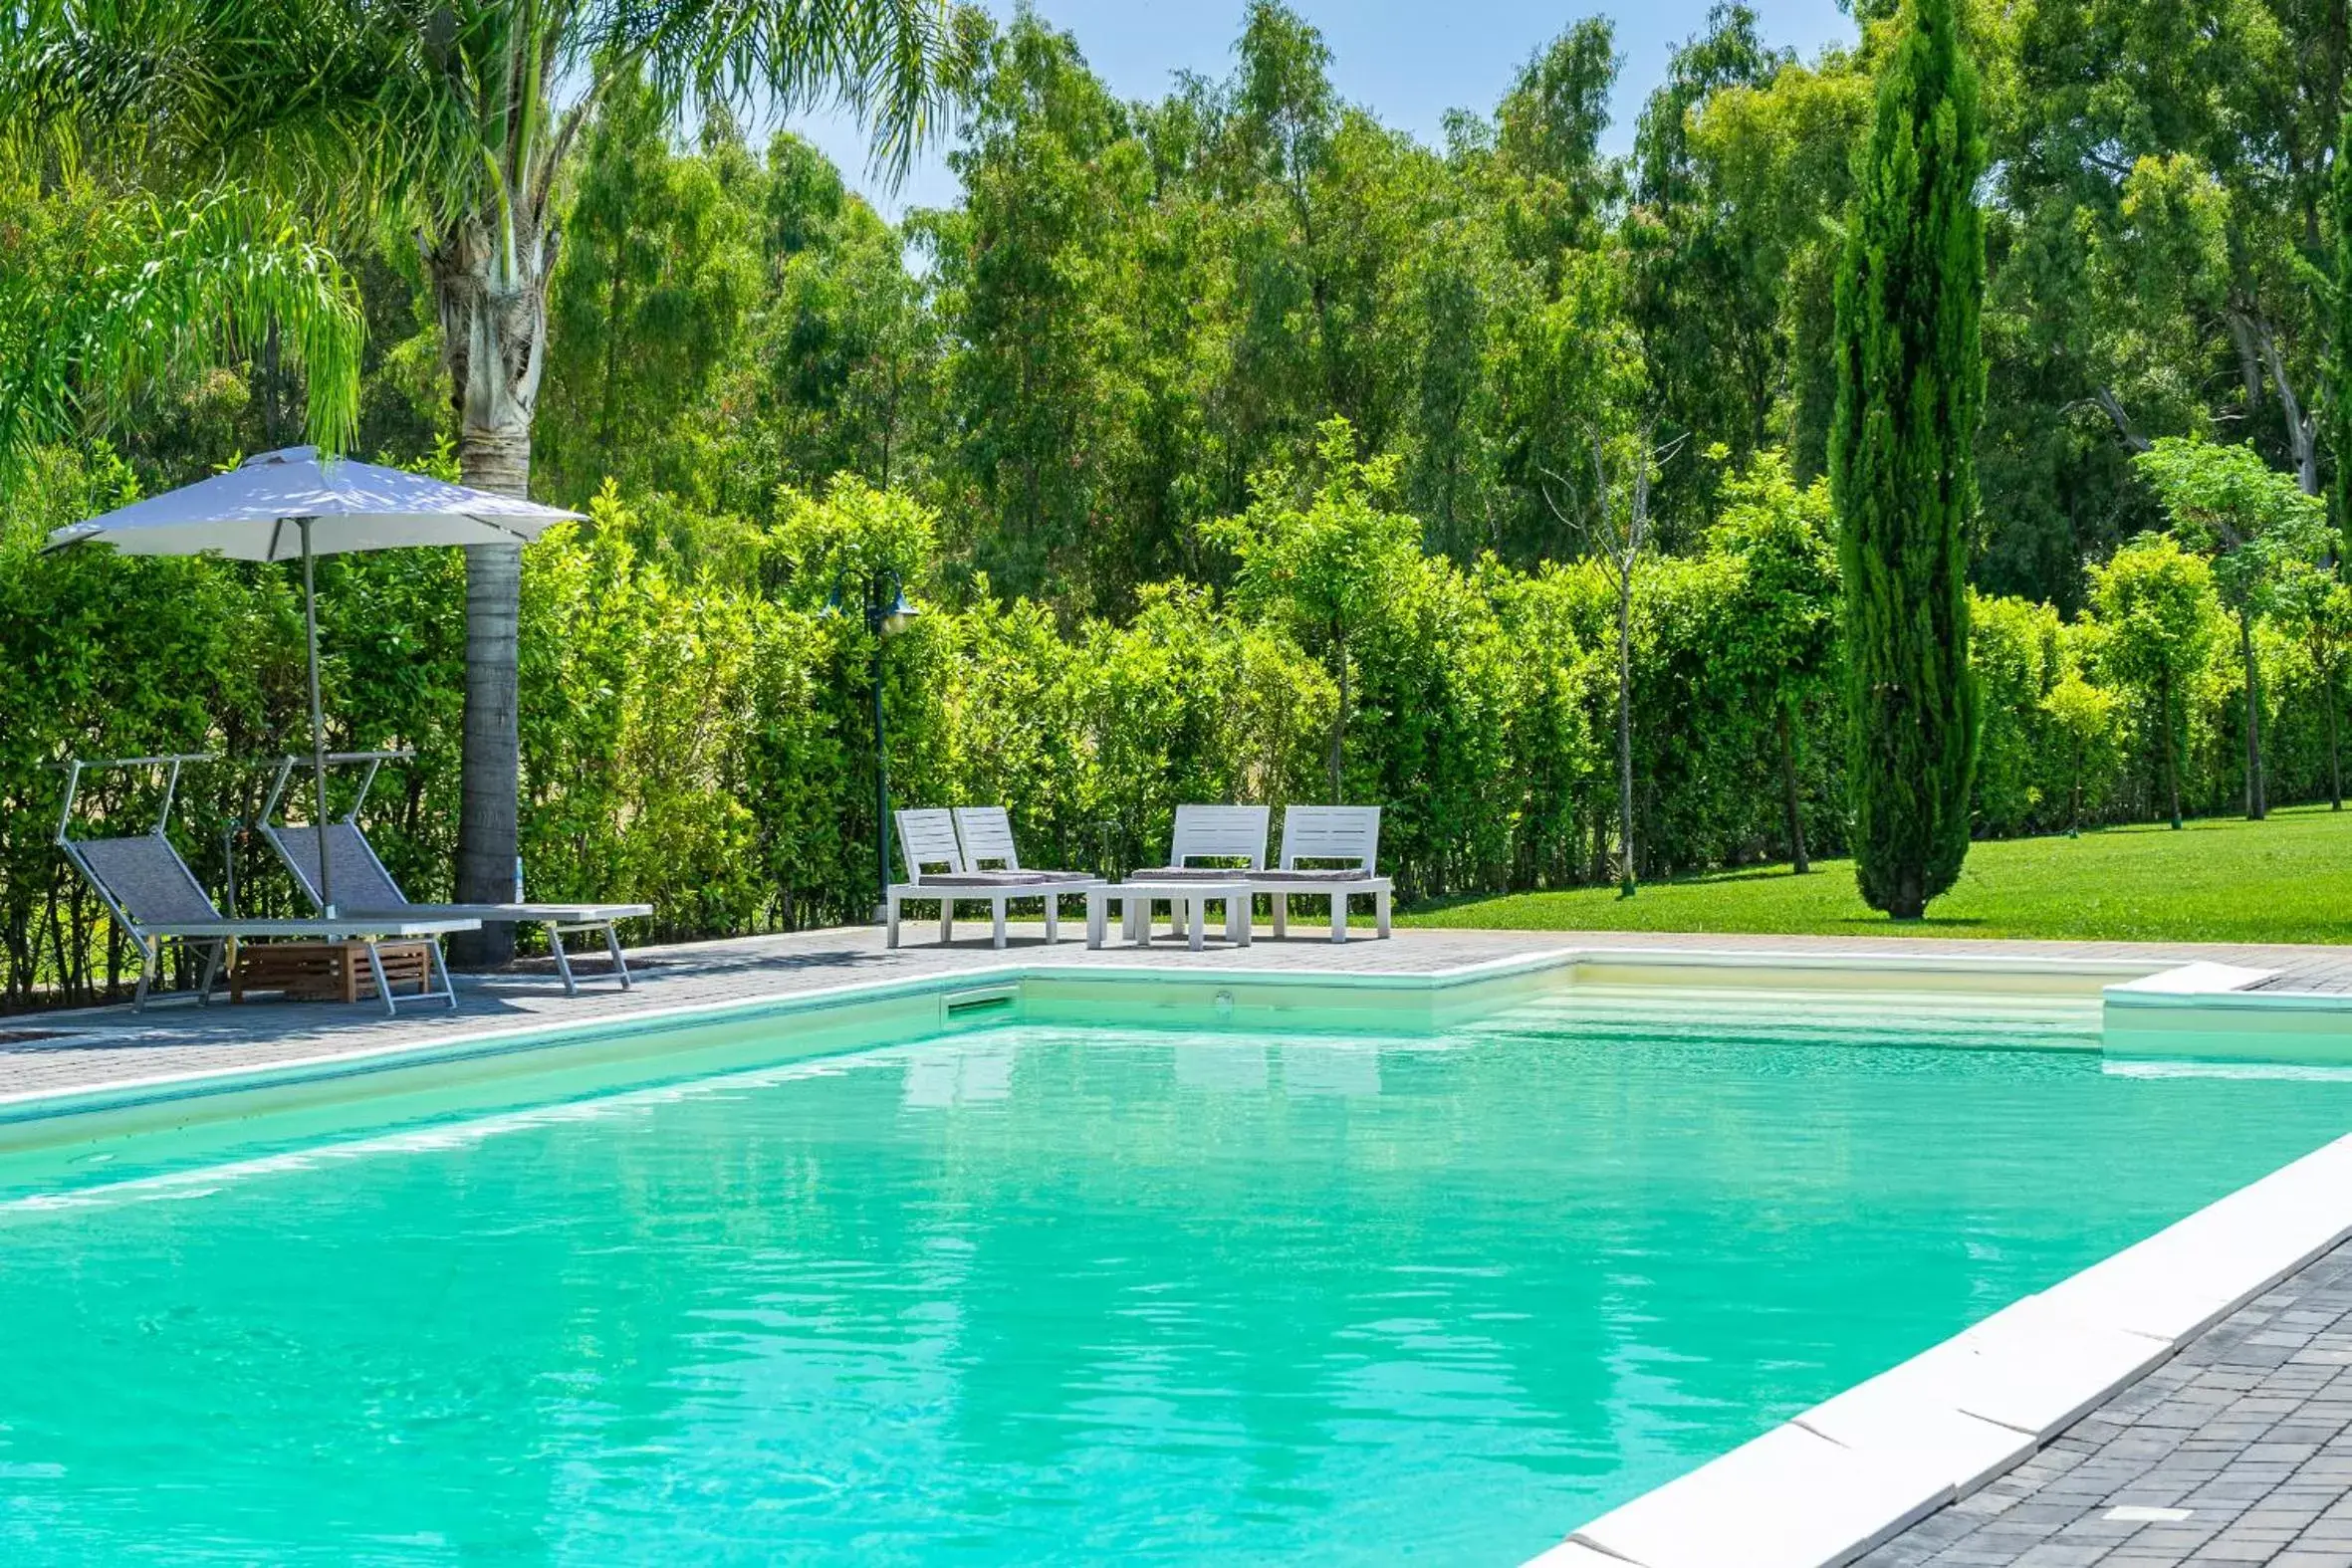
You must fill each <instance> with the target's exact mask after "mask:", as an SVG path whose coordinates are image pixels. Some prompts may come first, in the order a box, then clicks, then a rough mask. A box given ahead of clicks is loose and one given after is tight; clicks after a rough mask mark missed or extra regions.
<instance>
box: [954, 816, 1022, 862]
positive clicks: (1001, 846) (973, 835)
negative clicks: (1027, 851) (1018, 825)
mask: <svg viewBox="0 0 2352 1568" xmlns="http://www.w3.org/2000/svg"><path fill="white" fill-rule="evenodd" d="M955 814H956V838H957V839H958V840H959V841H960V842H961V843H962V844H963V846H964V869H965V870H967V871H1018V870H1020V869H1021V851H1020V850H1019V849H1018V848H1016V847H1015V846H1014V843H1013V818H1012V817H1011V816H1009V815H1008V814H1006V811H1005V808H1004V807H1003V806H1001V805H959V806H957V807H956V813H955Z"/></svg>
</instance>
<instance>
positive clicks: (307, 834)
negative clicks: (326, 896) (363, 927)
mask: <svg viewBox="0 0 2352 1568" xmlns="http://www.w3.org/2000/svg"><path fill="white" fill-rule="evenodd" d="M263 831H265V832H266V833H268V834H269V839H270V843H271V845H272V846H273V847H274V848H275V849H276V850H277V851H278V858H279V859H281V860H283V861H285V862H286V869H287V870H289V871H291V872H293V873H294V880H295V882H296V884H297V885H299V886H300V887H301V888H302V890H303V894H304V896H305V897H307V898H309V899H310V901H311V902H312V903H313V904H314V905H316V904H320V903H322V902H323V901H322V900H321V899H320V897H319V833H318V830H317V829H315V828H309V827H270V828H265V829H263ZM327 853H328V854H330V855H331V856H333V857H334V858H333V859H332V860H331V861H330V862H329V868H330V869H331V870H333V871H334V873H335V907H336V908H338V909H344V910H357V911H360V912H362V913H364V914H370V915H389V914H396V913H397V912H399V911H400V910H403V909H406V908H407V907H408V900H407V899H406V898H404V897H403V896H401V893H400V884H398V883H397V882H394V881H393V880H392V877H391V873H390V872H388V871H386V870H385V869H384V868H383V862H382V861H381V860H378V859H377V858H376V857H375V850H374V849H373V847H371V846H370V845H369V844H368V842H367V839H366V837H365V835H364V834H362V833H361V832H360V831H359V829H358V827H357V826H356V825H355V824H353V823H351V822H330V823H328V824H327Z"/></svg>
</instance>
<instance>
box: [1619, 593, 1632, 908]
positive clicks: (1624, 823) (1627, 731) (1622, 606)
mask: <svg viewBox="0 0 2352 1568" xmlns="http://www.w3.org/2000/svg"><path fill="white" fill-rule="evenodd" d="M1617 843H1618V846H1619V848H1620V850H1621V851H1622V853H1623V855H1624V859H1623V862H1622V863H1621V864H1620V865H1619V866H1618V868H1617V896H1618V897H1620V898H1631V897H1632V896H1633V894H1634V889H1635V886H1636V883H1635V881H1634V858H1633V563H1632V562H1631V561H1627V562H1626V564H1625V569H1624V570H1623V571H1622V572H1620V573H1619V574H1618V577H1617Z"/></svg>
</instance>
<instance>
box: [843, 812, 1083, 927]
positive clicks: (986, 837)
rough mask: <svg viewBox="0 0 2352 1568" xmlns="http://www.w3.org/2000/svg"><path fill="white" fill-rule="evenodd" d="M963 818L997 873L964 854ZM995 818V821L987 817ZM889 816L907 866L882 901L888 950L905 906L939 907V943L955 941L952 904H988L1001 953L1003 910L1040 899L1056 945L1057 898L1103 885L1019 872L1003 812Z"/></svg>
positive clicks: (1060, 874) (1072, 876) (1073, 876)
mask: <svg viewBox="0 0 2352 1568" xmlns="http://www.w3.org/2000/svg"><path fill="white" fill-rule="evenodd" d="M965 811H970V812H971V813H972V817H971V821H972V826H971V827H970V829H969V831H970V832H971V833H972V835H973V841H974V842H976V843H977V844H979V845H980V846H981V848H982V850H983V854H982V859H983V860H995V861H998V862H999V864H998V865H997V866H995V867H994V868H990V867H988V866H986V865H979V866H976V865H974V864H973V863H972V859H971V857H969V856H968V855H966V853H965V850H964V845H965V840H964V838H963V837H962V836H960V835H959V833H958V831H957V829H958V825H959V820H960V819H961V818H962V816H963V814H964V812H965ZM992 812H993V813H994V815H993V817H992V816H990V815H989V814H988V813H992ZM892 814H893V815H894V816H895V817H896V818H897V825H898V852H899V853H900V855H902V856H903V857H904V858H905V860H906V874H907V880H906V881H904V882H894V883H892V884H891V885H890V888H889V890H888V891H887V892H886V893H885V894H884V895H883V900H882V904H883V911H882V913H883V925H884V928H885V931H886V937H885V940H886V941H887V942H888V944H889V945H890V946H891V947H896V946H898V912H899V906H900V905H902V904H904V903H906V902H907V901H908V900H910V899H911V900H914V901H915V902H918V903H920V902H923V901H926V900H930V899H937V900H938V901H939V940H940V941H942V942H948V941H952V940H954V937H955V918H956V905H958V904H987V905H988V906H989V908H990V911H991V913H992V914H993V915H994V916H995V921H996V946H998V947H1000V948H1001V947H1003V946H1004V945H1005V906H1006V905H1007V904H1009V903H1011V902H1012V901H1013V900H1014V899H1017V898H1042V899H1044V900H1045V901H1046V940H1047V941H1048V942H1053V941H1056V940H1058V936H1059V924H1058V912H1057V910H1056V909H1055V900H1056V897H1057V895H1058V894H1062V893H1082V892H1084V891H1085V890H1086V889H1087V888H1089V887H1092V886H1094V885H1095V884H1097V883H1098V882H1100V881H1101V880H1102V879H1101V878H1100V877H1094V876H1081V875H1079V874H1078V873H1076V872H1072V871H1024V870H1023V869H1021V856H1020V854H1019V852H1018V851H1017V850H1016V849H1015V848H1014V846H1013V830H1012V827H1011V826H1010V824H1009V823H1008V822H1007V821H1006V818H1005V813H1004V808H1003V807H1002V806H974V807H965V808H962V809H961V810H958V811H948V810H945V809H940V808H936V807H934V808H923V809H908V810H901V811H897V812H893V813H892ZM1000 833H1001V836H1000Z"/></svg>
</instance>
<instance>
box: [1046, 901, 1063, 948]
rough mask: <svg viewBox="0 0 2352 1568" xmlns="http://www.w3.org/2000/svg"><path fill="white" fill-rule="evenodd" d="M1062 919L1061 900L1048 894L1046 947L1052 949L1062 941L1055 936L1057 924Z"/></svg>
mask: <svg viewBox="0 0 2352 1568" xmlns="http://www.w3.org/2000/svg"><path fill="white" fill-rule="evenodd" d="M1060 919H1061V900H1060V899H1059V898H1058V897H1057V896H1056V895H1055V894H1052V893H1048V894H1047V895H1046V946H1048V947H1052V946H1053V945H1054V944H1055V943H1056V942H1057V941H1058V940H1060V939H1059V938H1058V937H1057V936H1056V935H1055V931H1056V928H1057V923H1058V921H1059V920H1060Z"/></svg>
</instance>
